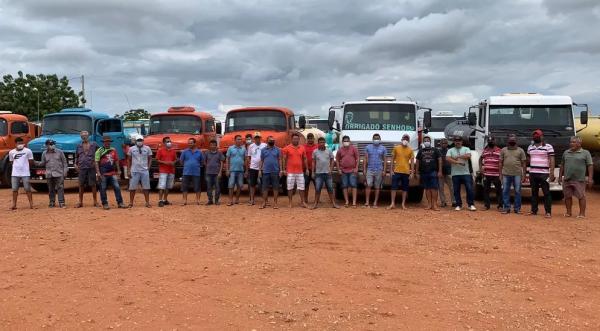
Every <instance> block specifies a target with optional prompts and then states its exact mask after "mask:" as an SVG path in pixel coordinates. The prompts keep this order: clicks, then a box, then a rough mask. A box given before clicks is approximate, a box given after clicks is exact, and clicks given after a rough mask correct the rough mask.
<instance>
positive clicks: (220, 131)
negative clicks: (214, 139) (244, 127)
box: [215, 122, 223, 134]
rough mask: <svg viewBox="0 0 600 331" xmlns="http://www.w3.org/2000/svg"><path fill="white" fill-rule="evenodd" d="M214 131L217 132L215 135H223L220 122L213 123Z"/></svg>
mask: <svg viewBox="0 0 600 331" xmlns="http://www.w3.org/2000/svg"><path fill="white" fill-rule="evenodd" d="M215 131H217V134H223V127H222V126H221V122H217V123H215Z"/></svg>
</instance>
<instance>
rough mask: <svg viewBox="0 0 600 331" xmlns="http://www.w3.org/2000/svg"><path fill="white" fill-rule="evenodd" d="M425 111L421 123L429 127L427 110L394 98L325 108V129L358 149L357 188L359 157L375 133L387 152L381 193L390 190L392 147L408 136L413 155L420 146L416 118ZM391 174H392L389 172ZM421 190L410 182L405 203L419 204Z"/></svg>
mask: <svg viewBox="0 0 600 331" xmlns="http://www.w3.org/2000/svg"><path fill="white" fill-rule="evenodd" d="M423 110H425V113H424V120H423V121H424V123H427V124H430V121H431V109H429V108H422V107H420V106H418V105H417V103H415V102H413V101H397V100H396V98H394V97H368V98H366V99H365V100H363V101H352V102H344V103H342V105H340V106H333V107H331V108H329V118H328V121H329V126H330V127H331V128H332V129H333V130H335V131H337V132H339V136H340V141H341V139H342V137H344V136H348V137H350V141H351V142H352V144H353V145H354V146H356V147H357V148H358V152H359V153H360V158H361V159H360V163H359V167H358V184H359V188H360V187H363V186H364V183H365V171H363V167H362V165H363V157H364V154H365V148H366V146H367V145H368V144H370V143H371V141H372V138H373V134H375V133H379V135H380V136H381V144H382V145H383V146H385V148H386V149H387V157H386V162H387V166H386V169H387V172H386V176H385V177H384V180H383V189H389V188H390V187H391V172H390V163H391V153H392V149H393V148H394V146H396V145H399V144H400V142H401V140H402V136H403V135H404V134H408V135H409V136H410V146H411V148H412V149H413V150H414V151H415V155H416V152H417V150H418V148H419V144H420V142H421V131H420V129H419V126H418V121H417V115H418V113H419V111H423ZM392 172H393V171H392ZM334 182H335V183H336V187H337V193H338V195H339V194H340V189H339V187H340V185H339V184H340V178H339V176H338V175H337V174H334ZM422 197H423V189H422V187H420V186H419V182H418V180H417V179H416V177H415V178H413V180H411V181H410V190H409V196H408V199H409V200H410V201H421V199H422Z"/></svg>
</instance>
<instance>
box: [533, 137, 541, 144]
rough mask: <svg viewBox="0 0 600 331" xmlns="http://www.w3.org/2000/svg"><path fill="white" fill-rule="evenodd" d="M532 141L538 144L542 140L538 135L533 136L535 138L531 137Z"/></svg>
mask: <svg viewBox="0 0 600 331" xmlns="http://www.w3.org/2000/svg"><path fill="white" fill-rule="evenodd" d="M533 142H534V143H536V144H539V143H541V142H542V138H540V137H535V138H533Z"/></svg>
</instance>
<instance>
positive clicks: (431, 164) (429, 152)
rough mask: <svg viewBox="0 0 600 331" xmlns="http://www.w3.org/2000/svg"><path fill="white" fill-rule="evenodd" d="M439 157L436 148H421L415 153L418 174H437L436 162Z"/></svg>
mask: <svg viewBox="0 0 600 331" xmlns="http://www.w3.org/2000/svg"><path fill="white" fill-rule="evenodd" d="M440 157H441V155H440V151H438V150H437V148H433V147H428V148H421V149H420V150H419V152H418V153H417V160H419V173H421V174H425V173H431V172H438V162H439V159H440Z"/></svg>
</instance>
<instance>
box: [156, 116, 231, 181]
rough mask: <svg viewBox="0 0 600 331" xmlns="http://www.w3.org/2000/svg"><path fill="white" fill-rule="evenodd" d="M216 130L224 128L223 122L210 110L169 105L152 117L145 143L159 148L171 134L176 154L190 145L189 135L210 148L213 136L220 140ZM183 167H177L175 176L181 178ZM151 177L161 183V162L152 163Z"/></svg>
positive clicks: (199, 144) (203, 146)
mask: <svg viewBox="0 0 600 331" xmlns="http://www.w3.org/2000/svg"><path fill="white" fill-rule="evenodd" d="M217 131H221V123H218V122H216V121H215V118H214V117H213V116H212V115H211V114H209V113H207V112H201V111H196V109H195V108H194V107H189V106H185V107H170V108H169V109H168V110H167V112H166V113H158V114H153V115H152V116H151V117H150V130H149V134H148V136H146V137H145V138H144V142H145V143H146V145H148V146H149V147H150V148H151V149H152V153H153V154H154V155H156V151H157V150H158V149H159V148H161V147H162V140H163V138H164V137H170V138H171V142H172V144H173V145H172V148H174V149H175V150H176V152H177V157H178V158H179V155H180V154H181V152H182V151H183V150H184V149H186V148H187V147H188V145H187V143H188V140H189V139H190V138H194V139H196V146H197V147H198V148H200V149H202V150H205V149H208V144H209V142H210V141H211V140H212V139H217ZM182 172H183V167H182V166H181V164H179V163H178V164H177V166H176V169H175V178H176V180H180V179H181V177H182ZM150 178H151V182H152V186H153V187H154V186H156V184H157V183H158V163H157V162H156V160H154V161H153V162H152V166H151V167H150Z"/></svg>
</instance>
